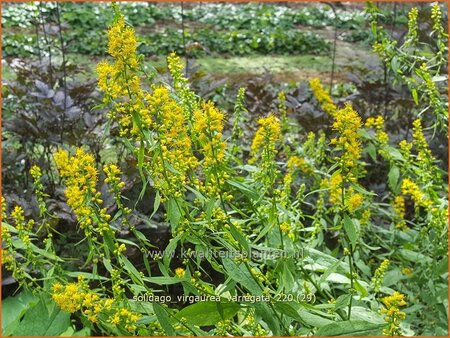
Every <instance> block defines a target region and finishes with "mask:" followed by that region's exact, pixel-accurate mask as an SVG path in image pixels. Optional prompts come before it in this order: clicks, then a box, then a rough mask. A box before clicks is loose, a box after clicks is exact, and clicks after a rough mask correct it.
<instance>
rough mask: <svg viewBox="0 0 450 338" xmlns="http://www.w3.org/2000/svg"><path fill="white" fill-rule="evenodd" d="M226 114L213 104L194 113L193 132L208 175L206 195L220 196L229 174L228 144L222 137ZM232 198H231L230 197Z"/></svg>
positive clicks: (208, 103)
mask: <svg viewBox="0 0 450 338" xmlns="http://www.w3.org/2000/svg"><path fill="white" fill-rule="evenodd" d="M223 123H224V114H223V113H222V112H220V111H219V110H218V109H217V108H216V107H215V106H214V104H213V103H212V102H206V103H203V105H202V106H201V109H197V110H196V111H195V112H194V123H193V130H194V133H195V135H196V137H197V139H198V141H199V144H200V146H201V149H200V152H201V154H202V155H203V163H202V169H203V171H204V172H205V173H206V174H207V175H206V181H205V191H204V192H205V193H206V194H207V195H208V196H218V195H219V193H220V192H221V188H222V187H223V186H224V184H225V180H226V179H227V178H229V174H228V173H226V172H225V171H224V170H223V169H224V168H223V166H224V165H225V164H226V158H225V150H226V143H225V142H224V140H223V137H222V131H223ZM229 198H231V196H229Z"/></svg>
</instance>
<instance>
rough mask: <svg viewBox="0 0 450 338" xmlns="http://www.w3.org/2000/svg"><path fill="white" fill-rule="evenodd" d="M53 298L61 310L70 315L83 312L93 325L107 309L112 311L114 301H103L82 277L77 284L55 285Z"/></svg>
mask: <svg viewBox="0 0 450 338" xmlns="http://www.w3.org/2000/svg"><path fill="white" fill-rule="evenodd" d="M52 298H53V300H54V301H55V303H56V305H58V306H59V307H60V308H61V310H64V311H67V312H70V313H75V312H77V311H81V312H82V313H83V314H84V315H85V316H86V317H87V319H88V320H89V321H90V322H92V323H96V322H97V321H98V316H99V315H100V313H102V311H104V310H105V308H107V309H108V308H109V309H111V306H112V300H103V301H102V300H101V299H100V297H99V296H98V295H97V294H95V293H93V292H92V291H90V290H89V288H88V285H87V283H86V282H85V280H84V279H83V278H82V277H81V276H80V277H79V278H78V282H77V283H68V284H66V285H62V284H61V283H55V284H53V286H52Z"/></svg>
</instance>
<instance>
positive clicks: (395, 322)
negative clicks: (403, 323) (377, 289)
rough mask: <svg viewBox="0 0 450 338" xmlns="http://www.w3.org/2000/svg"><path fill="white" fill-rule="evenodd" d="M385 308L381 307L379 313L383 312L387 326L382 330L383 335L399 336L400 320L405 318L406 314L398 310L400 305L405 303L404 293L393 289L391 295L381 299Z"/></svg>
mask: <svg viewBox="0 0 450 338" xmlns="http://www.w3.org/2000/svg"><path fill="white" fill-rule="evenodd" d="M382 302H383V304H384V305H385V308H383V309H381V313H382V314H385V315H386V317H385V319H384V320H385V321H386V322H387V323H388V327H387V328H385V329H384V330H383V334H384V335H385V336H401V333H402V332H401V330H400V320H404V319H405V318H406V314H405V313H404V312H402V311H400V307H402V306H405V305H406V301H405V295H403V294H401V293H400V292H397V291H395V292H394V293H393V294H392V295H391V296H387V297H384V298H383V299H382Z"/></svg>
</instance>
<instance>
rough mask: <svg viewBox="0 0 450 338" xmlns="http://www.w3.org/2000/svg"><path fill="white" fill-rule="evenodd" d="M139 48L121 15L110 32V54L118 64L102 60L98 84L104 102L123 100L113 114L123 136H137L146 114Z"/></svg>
mask: <svg viewBox="0 0 450 338" xmlns="http://www.w3.org/2000/svg"><path fill="white" fill-rule="evenodd" d="M136 46H137V45H136V37H135V34H134V29H133V28H132V27H129V26H127V25H126V24H125V19H124V17H123V15H120V16H119V17H118V19H117V20H116V21H115V23H114V24H113V25H112V26H111V27H110V29H109V31H108V53H109V54H110V55H111V56H113V57H114V59H115V61H114V63H113V64H110V63H108V62H106V61H102V62H100V63H99V64H98V65H97V73H98V85H99V87H100V89H101V90H102V91H103V92H104V93H105V94H106V96H105V99H104V102H105V103H109V102H111V101H112V100H118V99H121V100H122V102H116V103H115V105H114V106H113V107H112V110H111V112H110V114H109V117H110V118H111V119H113V120H115V121H117V122H118V124H119V127H120V134H121V135H122V136H123V135H127V134H129V133H131V134H132V135H137V134H138V132H139V123H140V121H139V118H140V116H141V115H145V105H144V102H143V95H144V93H143V91H142V89H141V87H140V80H139V76H138V72H137V68H138V66H139V60H138V57H137V54H136Z"/></svg>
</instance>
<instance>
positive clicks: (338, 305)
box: [334, 294, 352, 310]
mask: <svg viewBox="0 0 450 338" xmlns="http://www.w3.org/2000/svg"><path fill="white" fill-rule="evenodd" d="M351 297H352V296H351V295H349V294H346V295H341V296H339V297H338V298H337V299H336V301H335V302H334V310H339V309H342V308H344V307H347V305H348V303H349V302H350V298H351Z"/></svg>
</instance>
